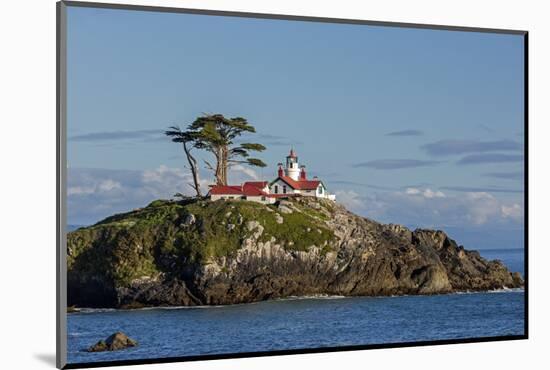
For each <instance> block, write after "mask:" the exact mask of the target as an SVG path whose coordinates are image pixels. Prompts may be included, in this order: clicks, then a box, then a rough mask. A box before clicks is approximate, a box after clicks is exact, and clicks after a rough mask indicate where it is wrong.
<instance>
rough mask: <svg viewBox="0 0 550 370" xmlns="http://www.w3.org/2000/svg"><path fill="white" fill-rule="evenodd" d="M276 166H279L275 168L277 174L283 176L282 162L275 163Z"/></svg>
mask: <svg viewBox="0 0 550 370" xmlns="http://www.w3.org/2000/svg"><path fill="white" fill-rule="evenodd" d="M277 166H279V169H278V170H277V176H279V177H283V175H284V171H283V164H282V163H277Z"/></svg>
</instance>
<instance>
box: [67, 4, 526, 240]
mask: <svg viewBox="0 0 550 370" xmlns="http://www.w3.org/2000/svg"><path fill="white" fill-rule="evenodd" d="M68 35H69V36H68V107H69V109H68V135H69V141H68V165H69V179H68V182H69V184H68V200H69V220H68V221H69V223H70V224H89V223H93V222H96V221H98V220H99V219H101V218H103V217H106V216H108V215H109V214H111V213H113V212H121V211H125V210H128V209H132V208H135V207H140V206H143V205H144V204H146V203H147V202H149V201H151V200H153V199H155V198H156V197H168V196H170V195H171V194H173V193H175V192H177V191H184V192H189V191H190V190H191V189H190V188H189V186H187V185H186V183H187V182H188V180H189V178H188V173H187V171H186V169H185V168H184V158H183V155H182V152H181V148H180V147H178V146H177V145H174V144H171V143H169V142H168V141H167V140H166V139H165V138H163V137H162V130H163V129H165V128H166V127H168V126H170V125H174V124H176V125H180V126H182V127H184V126H185V125H187V124H188V123H190V122H191V121H192V120H193V119H194V118H195V117H197V116H199V115H200V114H202V113H205V112H206V113H222V114H224V115H226V116H243V117H246V118H247V119H248V120H249V121H250V122H251V123H252V124H253V125H254V126H255V127H256V129H257V134H256V135H254V136H253V137H251V138H250V139H251V140H255V141H258V142H261V143H263V144H265V145H266V146H267V148H268V149H267V151H266V152H265V153H262V155H261V158H262V159H263V160H264V161H265V162H266V163H268V164H269V167H267V168H265V169H263V170H257V169H250V168H236V169H235V170H234V171H233V172H232V174H231V176H230V178H231V179H232V181H235V182H239V181H242V180H245V179H249V178H266V179H270V178H271V177H272V176H273V175H274V173H275V165H276V163H277V162H280V161H282V160H283V159H284V156H285V155H286V154H287V152H288V150H289V147H290V146H291V145H293V146H294V148H295V149H296V151H297V152H298V155H299V158H300V161H301V162H302V163H304V164H306V165H307V167H308V171H309V173H310V174H312V175H313V174H316V175H318V176H320V177H321V178H322V179H323V180H324V182H325V183H326V184H327V186H328V187H329V190H330V191H331V192H334V193H336V194H337V198H338V199H339V200H340V201H341V202H342V203H344V204H345V205H346V206H347V207H348V208H350V209H351V210H353V211H355V212H357V213H359V214H361V215H364V216H367V217H372V218H374V219H376V220H379V221H382V222H393V223H402V224H405V225H407V226H409V227H435V228H442V229H445V230H448V231H449V233H450V234H451V236H453V237H455V238H456V239H458V241H459V242H461V243H464V244H465V245H466V246H467V247H475V248H484V247H485V248H487V247H492V248H497V247H503V248H511V247H521V246H522V241H521V240H522V236H523V223H524V220H523V207H524V205H523V190H524V189H523V145H524V142H523V114H524V106H523V83H524V81H523V68H524V66H523V39H522V37H521V36H516V35H496V34H485V33H471V32H456V31H441V30H438V31H435V30H420V29H404V28H390V27H374V26H359V25H343V24H327V23H312V22H294V21H281V20H256V19H250V18H232V17H218V16H200V15H187V14H168V13H153V12H138V11H123V10H106V9H90V8H71V7H69V10H68ZM203 178H204V181H205V185H206V183H207V182H208V181H209V180H210V179H211V176H210V175H209V174H208V173H207V172H204V173H203Z"/></svg>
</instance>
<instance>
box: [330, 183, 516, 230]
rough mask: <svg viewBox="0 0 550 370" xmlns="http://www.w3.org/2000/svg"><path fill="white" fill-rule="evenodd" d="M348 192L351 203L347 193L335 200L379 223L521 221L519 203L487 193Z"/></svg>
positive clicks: (438, 224)
mask: <svg viewBox="0 0 550 370" xmlns="http://www.w3.org/2000/svg"><path fill="white" fill-rule="evenodd" d="M351 193H352V194H353V197H352V198H351V202H352V203H350V200H349V199H348V197H346V195H348V194H343V196H337V200H338V201H339V202H341V203H342V204H344V205H346V206H348V205H347V204H352V205H351V207H354V210H355V211H356V212H358V213H360V214H363V215H366V216H367V217H371V218H373V219H376V220H379V221H382V222H394V223H402V224H407V225H418V226H421V227H441V228H443V227H445V226H467V227H473V226H481V225H489V224H503V223H506V222H514V223H521V222H523V207H522V206H521V205H520V204H517V203H513V204H509V202H507V201H504V200H501V199H498V198H496V197H495V196H494V195H492V194H490V193H488V192H463V193H458V194H447V193H444V192H442V191H440V190H437V189H430V188H418V187H409V188H407V189H405V190H404V191H394V192H377V193H370V194H368V195H367V196H361V195H359V194H357V193H355V192H353V191H351ZM346 203H347V204H346Z"/></svg>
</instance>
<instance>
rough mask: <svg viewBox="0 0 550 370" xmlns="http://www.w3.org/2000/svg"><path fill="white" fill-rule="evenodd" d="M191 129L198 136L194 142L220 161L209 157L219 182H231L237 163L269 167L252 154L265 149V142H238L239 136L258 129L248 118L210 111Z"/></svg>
mask: <svg viewBox="0 0 550 370" xmlns="http://www.w3.org/2000/svg"><path fill="white" fill-rule="evenodd" d="M188 132H189V134H190V135H191V137H192V138H193V140H194V146H195V147H196V148H198V149H204V150H207V151H209V152H210V153H212V154H213V155H214V158H215V160H216V163H214V164H212V163H210V162H208V161H205V163H206V165H207V167H208V168H209V169H210V170H212V171H213V172H214V177H215V178H216V183H217V184H218V185H227V174H228V170H229V168H231V166H234V165H236V164H245V165H249V166H255V167H265V166H266V164H265V163H264V162H263V161H262V160H261V159H258V158H251V157H250V153H251V152H261V151H263V150H265V146H263V145H262V144H258V143H236V142H235V141H236V139H237V138H238V137H239V136H241V135H242V134H245V133H255V132H256V129H255V128H254V126H252V125H250V124H249V123H248V121H247V120H246V119H245V118H242V117H235V118H226V117H224V116H223V115H221V114H211V115H210V114H207V115H204V116H201V117H198V118H197V119H196V120H195V121H194V122H193V123H192V124H191V125H189V128H188Z"/></svg>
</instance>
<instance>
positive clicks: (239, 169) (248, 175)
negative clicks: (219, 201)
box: [230, 164, 261, 183]
mask: <svg viewBox="0 0 550 370" xmlns="http://www.w3.org/2000/svg"><path fill="white" fill-rule="evenodd" d="M230 173H231V175H232V176H231V177H232V178H235V179H243V180H244V181H246V180H261V179H260V175H258V173H257V172H256V171H254V170H253V169H252V168H251V167H246V166H243V165H240V164H237V165H235V166H233V167H231V171H230ZM234 181H236V183H240V182H242V181H237V180H234Z"/></svg>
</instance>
